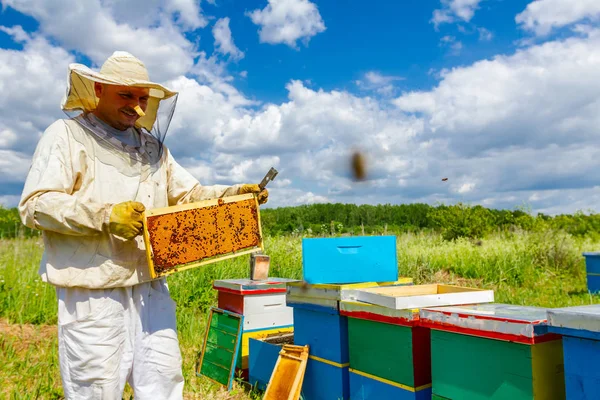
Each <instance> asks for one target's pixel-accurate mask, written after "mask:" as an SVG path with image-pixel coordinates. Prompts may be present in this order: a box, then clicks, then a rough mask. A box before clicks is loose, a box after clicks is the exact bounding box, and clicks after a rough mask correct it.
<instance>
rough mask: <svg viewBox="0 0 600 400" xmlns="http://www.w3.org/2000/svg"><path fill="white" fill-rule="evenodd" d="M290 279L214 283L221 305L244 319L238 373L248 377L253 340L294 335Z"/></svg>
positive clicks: (237, 280)
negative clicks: (288, 288) (289, 304)
mask: <svg viewBox="0 0 600 400" xmlns="http://www.w3.org/2000/svg"><path fill="white" fill-rule="evenodd" d="M291 281H294V280H293V279H286V278H268V279H267V280H264V281H253V280H250V279H222V280H216V281H214V282H213V288H214V289H216V290H217V291H218V306H219V308H222V309H224V310H228V311H231V312H235V313H238V314H241V315H243V316H244V323H243V326H242V344H241V346H240V352H239V354H238V360H237V363H236V368H237V372H238V373H241V375H242V377H244V378H247V376H248V354H249V351H250V350H249V339H250V338H266V337H270V336H272V335H277V334H281V333H283V332H293V330H294V328H293V323H294V318H293V313H292V309H291V308H290V307H287V306H286V301H285V297H286V294H285V293H286V283H287V282H291Z"/></svg>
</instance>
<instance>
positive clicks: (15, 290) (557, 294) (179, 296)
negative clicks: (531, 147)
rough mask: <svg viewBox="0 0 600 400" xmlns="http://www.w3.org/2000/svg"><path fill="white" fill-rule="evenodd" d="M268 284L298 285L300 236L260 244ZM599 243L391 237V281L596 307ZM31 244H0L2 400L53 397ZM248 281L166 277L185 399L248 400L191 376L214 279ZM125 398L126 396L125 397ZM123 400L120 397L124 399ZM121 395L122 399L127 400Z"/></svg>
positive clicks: (224, 267) (520, 236) (222, 267)
mask: <svg viewBox="0 0 600 400" xmlns="http://www.w3.org/2000/svg"><path fill="white" fill-rule="evenodd" d="M265 247H266V251H267V253H268V254H269V255H270V256H271V260H272V261H271V276H280V277H288V278H300V277H301V268H302V260H301V238H300V237H297V236H281V237H267V238H266V239H265ZM599 247H600V241H598V239H596V238H595V236H594V239H592V238H591V236H579V237H573V236H571V235H568V234H566V233H564V232H562V231H555V230H550V229H545V230H539V231H535V232H525V231H520V230H518V229H517V230H513V231H509V232H504V233H495V234H490V235H488V236H487V237H486V238H485V239H483V240H471V239H458V240H455V241H446V240H443V238H442V237H441V235H439V234H433V233H403V234H399V236H398V262H399V271H400V275H401V276H408V277H412V278H413V279H414V281H415V283H430V282H438V283H456V284H460V285H468V286H474V287H481V288H488V289H494V291H495V298H496V301H497V302H505V303H512V304H521V305H534V306H543V307H558V306H567V305H579V304H590V303H598V302H600V297H598V296H591V295H589V294H588V292H587V289H586V281H585V262H584V258H583V257H582V256H581V253H582V252H584V251H594V250H597V249H598V248H599ZM42 250H43V245H42V242H41V240H40V239H38V238H31V239H4V240H0V381H1V382H3V383H4V385H3V386H2V387H1V388H0V393H1V394H2V397H7V398H16V399H20V398H28V399H29V398H44V399H46V398H60V397H61V395H62V389H61V384H60V376H59V372H58V362H57V343H56V326H55V324H56V298H55V293H54V289H53V287H51V286H49V285H46V284H44V283H42V282H41V281H40V279H39V277H38V275H37V269H38V264H39V261H40V258H41V254H42ZM247 275H248V257H247V256H242V257H239V258H237V259H234V260H229V261H223V262H220V263H218V264H215V265H212V266H208V267H204V268H201V269H197V270H191V271H185V272H180V273H178V274H176V275H173V276H171V277H169V287H170V290H171V294H172V297H173V298H174V300H175V301H176V302H177V319H178V329H179V337H180V342H181V347H182V353H183V355H184V375H185V378H186V388H185V393H186V398H190V399H192V398H215V399H219V398H221V399H226V398H227V399H248V398H259V397H258V396H257V395H256V394H250V395H248V394H247V393H245V392H244V391H243V390H242V389H241V388H240V387H237V388H236V391H235V393H229V394H228V393H225V392H224V391H223V390H222V389H221V388H219V387H218V386H217V385H215V384H212V383H210V382H208V381H207V380H205V379H203V378H198V377H196V376H195V373H194V366H195V362H196V357H197V352H198V350H199V349H200V347H201V342H202V335H203V333H204V326H205V320H206V316H207V312H208V308H209V307H210V306H212V305H215V304H216V292H215V291H214V290H213V289H212V281H213V280H215V279H228V278H241V277H246V276H247ZM127 393H128V395H130V393H131V392H130V390H128V391H127ZM128 395H127V396H128ZM127 396H126V397H127Z"/></svg>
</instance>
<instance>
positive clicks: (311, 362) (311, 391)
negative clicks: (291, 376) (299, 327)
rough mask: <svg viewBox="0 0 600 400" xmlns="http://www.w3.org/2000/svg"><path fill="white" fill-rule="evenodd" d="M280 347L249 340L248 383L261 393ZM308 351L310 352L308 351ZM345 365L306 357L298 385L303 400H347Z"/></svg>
mask: <svg viewBox="0 0 600 400" xmlns="http://www.w3.org/2000/svg"><path fill="white" fill-rule="evenodd" d="M280 350H281V345H279V344H273V343H269V342H268V339H254V338H251V339H250V384H252V385H253V386H256V387H257V388H259V389H261V390H264V389H266V387H267V385H268V384H269V380H270V379H271V375H272V374H273V369H274V368H275V364H276V363H277V358H278V357H279V351H280ZM309 351H310V350H309ZM348 379H349V377H348V363H344V364H341V363H336V362H333V361H329V360H325V359H322V358H319V357H316V356H314V355H310V356H309V358H308V363H307V364H306V371H305V373H304V379H303V383H302V390H301V393H302V398H303V399H304V400H330V399H336V400H338V399H340V400H347V399H349V382H348Z"/></svg>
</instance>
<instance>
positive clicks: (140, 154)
mask: <svg viewBox="0 0 600 400" xmlns="http://www.w3.org/2000/svg"><path fill="white" fill-rule="evenodd" d="M94 82H95V81H93V80H91V79H89V78H88V77H82V76H80V75H78V74H76V73H71V74H69V82H68V83H69V84H68V85H67V93H66V97H65V98H66V99H67V100H66V104H63V111H64V112H65V114H66V115H67V116H68V117H69V118H71V119H73V120H74V121H76V122H77V123H78V124H80V125H81V126H83V127H84V128H86V131H88V132H90V133H92V135H93V137H94V139H95V140H96V141H97V143H98V144H99V145H100V146H102V147H103V148H104V149H106V150H108V151H103V152H98V153H96V154H94V156H96V157H98V158H101V159H100V161H101V162H103V163H105V164H109V165H115V164H116V163H115V160H114V157H117V158H120V159H125V160H127V162H128V163H129V164H131V165H133V164H137V163H140V164H141V166H142V169H141V172H142V176H141V177H140V178H141V180H142V181H143V180H145V179H146V178H147V176H148V175H149V173H151V171H152V170H154V169H155V168H158V166H159V164H160V163H159V161H160V160H161V158H162V156H163V150H164V140H165V138H166V135H167V131H168V129H169V125H170V123H171V119H172V118H173V113H174V112H175V107H176V105H177V97H178V95H177V94H176V93H175V94H172V95H171V96H169V97H168V98H165V93H164V92H163V91H161V90H158V89H156V88H150V93H149V95H150V97H149V99H148V105H147V108H146V115H145V116H144V117H143V118H140V119H139V120H138V122H136V126H135V127H134V128H130V129H132V131H131V132H127V133H131V134H132V136H133V137H134V138H135V141H134V143H132V142H126V141H123V140H121V139H120V138H119V136H121V135H115V134H114V133H115V129H114V128H112V127H109V126H108V125H106V124H104V123H102V122H101V121H99V120H98V119H97V118H96V117H95V116H94V115H92V114H91V112H92V111H93V110H95V108H96V105H97V104H98V98H97V97H96V93H95V90H94ZM99 82H100V83H105V82H102V81H99ZM105 84H106V83H105ZM118 133H121V132H118ZM124 133H125V132H124ZM134 170H135V169H130V171H129V172H128V171H122V172H123V173H125V174H133V172H132V171H134ZM138 173H140V171H139V170H138V171H137V173H135V174H136V175H137V174H138Z"/></svg>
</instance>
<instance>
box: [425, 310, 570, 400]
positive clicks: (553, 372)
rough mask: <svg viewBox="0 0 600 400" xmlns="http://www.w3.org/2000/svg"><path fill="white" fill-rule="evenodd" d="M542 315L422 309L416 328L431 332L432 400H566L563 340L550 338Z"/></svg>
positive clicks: (552, 335) (543, 311)
mask: <svg viewBox="0 0 600 400" xmlns="http://www.w3.org/2000/svg"><path fill="white" fill-rule="evenodd" d="M546 312H547V309H544V308H538V307H523V306H515V305H509V304H478V305H469V306H459V307H433V308H427V309H421V310H420V325H421V326H425V327H429V328H431V378H432V392H433V395H434V398H436V399H437V398H441V399H473V400H478V399H511V400H521V399H523V400H525V399H527V400H530V399H540V400H541V399H553V400H554V399H556V400H560V399H564V398H565V382H564V366H563V353H562V343H561V337H560V336H559V335H556V334H552V333H549V332H548V327H547V319H546ZM436 396H437V397H436Z"/></svg>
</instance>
